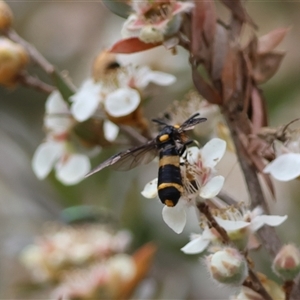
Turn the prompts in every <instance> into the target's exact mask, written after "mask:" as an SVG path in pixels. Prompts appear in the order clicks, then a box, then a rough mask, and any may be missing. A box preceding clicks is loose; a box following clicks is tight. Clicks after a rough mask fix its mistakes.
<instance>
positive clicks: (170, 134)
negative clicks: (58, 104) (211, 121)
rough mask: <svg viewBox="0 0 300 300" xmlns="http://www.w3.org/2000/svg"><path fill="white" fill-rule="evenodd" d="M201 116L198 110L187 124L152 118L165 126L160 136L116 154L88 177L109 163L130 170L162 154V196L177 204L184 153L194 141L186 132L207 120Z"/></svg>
mask: <svg viewBox="0 0 300 300" xmlns="http://www.w3.org/2000/svg"><path fill="white" fill-rule="evenodd" d="M199 115H200V114H199V113H196V114H194V115H192V116H191V117H190V118H188V119H187V120H186V121H185V122H184V123H183V124H181V125H174V126H173V125H168V124H166V123H165V122H163V121H161V120H157V119H154V120H152V121H153V122H155V123H158V124H159V125H163V126H164V127H163V128H162V130H161V131H160V132H159V134H158V135H157V137H156V138H154V139H152V140H150V141H148V142H147V143H145V144H143V145H141V146H137V147H134V148H131V149H128V150H126V151H123V152H120V153H118V154H116V155H113V156H112V157H110V158H108V159H107V160H105V161H104V162H103V163H101V164H100V165H98V166H97V167H96V168H95V169H93V170H92V171H91V172H89V173H88V174H87V175H86V177H87V176H90V175H92V174H94V173H96V172H99V171H100V170H102V169H104V168H106V167H109V166H113V168H114V169H117V170H123V171H126V170H130V169H132V168H135V167H136V166H138V165H140V164H147V163H149V162H150V161H152V160H153V159H154V158H155V157H156V156H157V155H159V169H158V181H157V190H158V196H159V198H160V200H161V202H162V203H164V204H165V205H167V206H170V207H172V206H175V205H176V204H177V202H178V200H179V198H180V196H181V194H182V192H183V184H182V178H181V172H180V156H181V155H182V154H183V153H184V151H185V149H186V145H188V144H190V143H191V142H192V140H189V139H188V137H187V135H186V133H185V132H186V131H188V130H192V129H193V128H194V127H195V125H197V124H199V123H201V122H204V121H206V118H200V117H199Z"/></svg>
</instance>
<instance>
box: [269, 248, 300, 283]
mask: <svg viewBox="0 0 300 300" xmlns="http://www.w3.org/2000/svg"><path fill="white" fill-rule="evenodd" d="M273 271H274V272H275V273H276V274H277V275H278V276H280V277H281V278H283V279H284V280H293V279H294V278H295V277H296V276H297V275H298V274H299V272H300V252H299V250H298V249H297V248H296V247H295V246H294V245H291V244H289V245H285V246H283V247H282V248H281V249H280V250H279V252H278V253H277V255H276V257H275V259H274V261H273Z"/></svg>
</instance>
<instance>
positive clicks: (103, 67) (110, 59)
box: [93, 51, 120, 82]
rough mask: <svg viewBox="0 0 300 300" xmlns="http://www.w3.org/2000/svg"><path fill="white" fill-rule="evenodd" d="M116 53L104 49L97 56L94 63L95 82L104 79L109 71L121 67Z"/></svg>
mask: <svg viewBox="0 0 300 300" xmlns="http://www.w3.org/2000/svg"><path fill="white" fill-rule="evenodd" d="M119 67H120V65H119V63H118V62H117V59H116V55H115V54H113V53H109V52H108V51H102V52H100V53H99V55H98V56H97V57H96V59H95V61H94V64H93V79H94V80H95V82H98V81H100V80H103V79H104V77H105V75H107V74H108V73H109V71H111V70H114V69H116V68H119Z"/></svg>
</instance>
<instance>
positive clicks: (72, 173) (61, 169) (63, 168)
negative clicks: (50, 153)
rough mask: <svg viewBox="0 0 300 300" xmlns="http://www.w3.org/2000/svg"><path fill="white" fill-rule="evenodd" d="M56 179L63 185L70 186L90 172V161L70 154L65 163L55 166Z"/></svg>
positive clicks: (81, 156) (80, 155) (81, 155)
mask: <svg viewBox="0 0 300 300" xmlns="http://www.w3.org/2000/svg"><path fill="white" fill-rule="evenodd" d="M55 168H56V178H57V179H58V180H59V181H60V182H62V183H63V184H65V185H72V184H76V183H78V182H80V181H81V180H82V179H84V177H85V175H86V174H87V173H88V172H89V171H90V169H91V164H90V160H89V158H88V157H87V156H86V155H83V154H71V155H70V156H69V157H68V158H67V160H66V161H63V162H62V161H60V162H59V163H58V164H57V165H56V166H55Z"/></svg>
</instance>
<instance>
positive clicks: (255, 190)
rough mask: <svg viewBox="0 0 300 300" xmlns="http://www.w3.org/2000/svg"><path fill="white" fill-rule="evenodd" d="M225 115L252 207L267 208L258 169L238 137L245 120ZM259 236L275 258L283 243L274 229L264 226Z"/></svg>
mask: <svg viewBox="0 0 300 300" xmlns="http://www.w3.org/2000/svg"><path fill="white" fill-rule="evenodd" d="M224 115H225V117H226V119H227V124H228V127H229V129H230V131H231V137H232V140H233V142H234V145H235V147H236V153H237V156H238V159H239V162H240V165H241V168H242V171H243V174H244V177H245V181H246V184H247V187H248V191H249V195H250V198H251V207H252V208H255V207H257V206H259V205H262V206H263V207H266V201H265V197H264V194H263V191H262V188H261V185H260V182H259V180H258V176H257V173H256V169H255V167H254V165H253V164H252V163H251V161H250V159H249V157H248V155H247V153H246V151H245V149H244V147H243V145H242V143H241V141H240V139H239V135H238V129H237V128H243V127H245V124H243V119H242V118H238V112H236V114H235V116H234V117H232V116H233V114H232V116H229V114H228V112H226V111H224ZM246 122H247V121H246ZM258 235H259V237H260V239H261V240H262V242H263V245H264V246H265V247H266V249H267V250H268V252H269V253H270V254H271V255H272V257H275V255H276V254H277V252H278V250H279V249H280V248H281V242H280V240H279V238H278V236H277V235H276V232H275V230H274V228H272V227H269V226H264V227H263V228H261V229H260V230H259V231H258Z"/></svg>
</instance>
